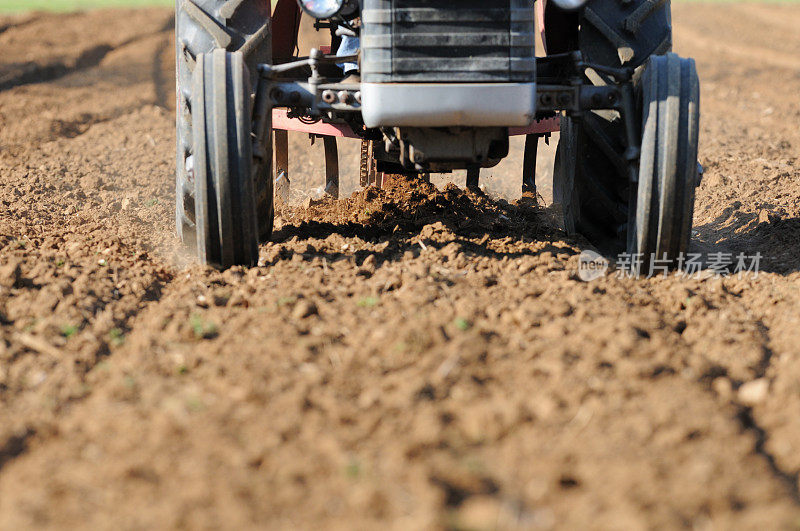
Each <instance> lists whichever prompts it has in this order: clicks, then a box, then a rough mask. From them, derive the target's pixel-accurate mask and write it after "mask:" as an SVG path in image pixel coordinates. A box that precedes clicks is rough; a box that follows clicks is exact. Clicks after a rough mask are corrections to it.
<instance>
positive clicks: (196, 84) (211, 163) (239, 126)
mask: <svg viewBox="0 0 800 531" xmlns="http://www.w3.org/2000/svg"><path fill="white" fill-rule="evenodd" d="M192 93H193V95H194V108H193V113H192V114H193V118H194V128H193V133H194V134H193V143H194V155H193V161H194V177H195V179H194V181H195V183H194V184H195V186H194V199H195V200H194V207H195V212H194V214H195V220H196V232H197V250H198V257H199V258H200V261H201V262H203V263H205V264H208V265H213V266H216V267H220V268H223V269H225V268H228V267H231V266H234V265H244V266H254V265H256V264H257V263H258V212H257V210H256V193H255V189H254V188H255V186H254V185H255V183H254V181H253V141H252V124H251V116H252V110H251V103H250V94H251V91H250V74H249V72H248V70H247V66H246V65H245V64H244V58H243V56H242V54H241V52H235V53H230V52H226V51H224V50H214V51H213V52H211V53H210V54H200V55H199V56H198V58H197V66H196V67H195V71H194V79H193V83H192Z"/></svg>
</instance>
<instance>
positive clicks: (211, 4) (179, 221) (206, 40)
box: [175, 0, 272, 247]
mask: <svg viewBox="0 0 800 531" xmlns="http://www.w3.org/2000/svg"><path fill="white" fill-rule="evenodd" d="M175 24H176V69H177V72H176V76H177V107H176V109H177V110H176V114H177V167H176V170H177V172H176V179H175V182H176V201H175V202H176V216H175V217H176V226H177V231H178V235H179V236H180V237H181V240H182V241H183V242H184V244H186V245H187V246H190V247H194V246H195V242H196V238H197V228H196V219H195V197H194V194H195V183H194V177H193V176H194V168H193V163H194V161H193V158H192V153H193V151H194V146H193V140H192V138H193V122H192V104H193V98H192V76H193V73H194V71H195V67H196V64H197V58H198V56H199V55H200V54H202V53H210V52H212V51H213V50H215V49H222V50H226V51H229V52H233V51H241V52H242V54H243V56H244V60H245V63H246V65H247V66H248V69H249V72H250V76H251V80H250V81H251V87H255V76H256V75H257V70H256V65H257V64H259V63H270V62H271V60H272V39H271V33H272V31H271V30H272V28H271V23H270V13H269V2H266V1H265V0H176V3H175ZM269 176H270V168H269V166H267V167H264V165H261V166H259V167H258V169H257V171H256V174H255V175H254V178H255V180H256V183H255V184H256V188H255V193H256V194H257V203H258V204H257V207H258V224H259V236H260V238H261V239H262V241H263V240H264V239H267V238H269V234H270V233H271V232H272V211H271V208H272V207H271V202H272V201H271V186H270V185H271V179H270V178H269Z"/></svg>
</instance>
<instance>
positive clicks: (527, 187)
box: [522, 135, 540, 198]
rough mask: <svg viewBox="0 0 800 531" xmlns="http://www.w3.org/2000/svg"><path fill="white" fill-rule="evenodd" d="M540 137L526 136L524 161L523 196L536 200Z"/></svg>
mask: <svg viewBox="0 0 800 531" xmlns="http://www.w3.org/2000/svg"><path fill="white" fill-rule="evenodd" d="M539 136H540V135H526V136H525V157H524V159H523V161H522V195H524V196H531V197H533V198H536V157H537V155H538V151H539Z"/></svg>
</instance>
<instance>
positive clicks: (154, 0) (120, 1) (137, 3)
mask: <svg viewBox="0 0 800 531" xmlns="http://www.w3.org/2000/svg"><path fill="white" fill-rule="evenodd" d="M273 1H274V0H273ZM677 1H678V2H687V1H695V0H677ZM703 1H709V0H703ZM710 1H711V2H731V0H710ZM797 2H800V0H771V1H767V2H764V1H761V0H757V2H756V3H768V4H790V3H797ZM737 3H738V2H737ZM174 4H175V1H174V0H0V13H15V12H24V11H40V10H44V11H75V10H80V9H93V8H101V7H149V6H171V5H174Z"/></svg>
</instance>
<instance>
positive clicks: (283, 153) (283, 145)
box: [273, 129, 291, 203]
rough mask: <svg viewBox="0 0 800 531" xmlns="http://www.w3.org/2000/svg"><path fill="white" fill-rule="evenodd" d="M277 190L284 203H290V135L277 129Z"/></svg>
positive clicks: (275, 133)
mask: <svg viewBox="0 0 800 531" xmlns="http://www.w3.org/2000/svg"><path fill="white" fill-rule="evenodd" d="M273 134H274V135H275V190H276V191H277V193H278V197H280V198H281V200H282V201H283V202H284V203H287V202H288V201H289V185H290V184H291V181H290V180H289V133H288V132H287V131H283V130H281V129H275V131H274V132H273Z"/></svg>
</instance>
